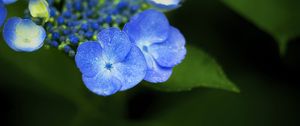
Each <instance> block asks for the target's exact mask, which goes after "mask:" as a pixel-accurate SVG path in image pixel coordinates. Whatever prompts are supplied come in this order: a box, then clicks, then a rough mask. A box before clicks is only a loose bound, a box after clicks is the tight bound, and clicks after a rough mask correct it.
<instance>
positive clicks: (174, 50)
mask: <svg viewBox="0 0 300 126" xmlns="http://www.w3.org/2000/svg"><path fill="white" fill-rule="evenodd" d="M149 52H150V53H151V55H152V56H153V57H154V59H155V60H156V62H157V63H158V64H159V65H160V66H163V67H174V66H175V65H177V64H179V63H180V62H181V60H183V59H184V57H185V54H186V49H185V39H184V37H183V36H182V34H181V33H180V31H179V30H178V29H176V28H174V27H171V28H170V31H169V37H168V39H167V40H166V41H165V42H163V43H157V44H153V45H151V46H150V47H149Z"/></svg>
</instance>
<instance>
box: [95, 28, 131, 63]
mask: <svg viewBox="0 0 300 126" xmlns="http://www.w3.org/2000/svg"><path fill="white" fill-rule="evenodd" d="M98 41H99V42H100V44H101V46H102V48H103V50H104V52H105V56H106V59H107V60H109V61H111V62H118V61H122V60H123V59H124V58H125V57H126V56H127V54H128V52H129V51H130V48H131V42H130V40H129V38H128V36H127V35H126V33H125V32H123V31H121V30H119V29H117V28H109V29H105V30H102V31H101V32H100V33H99V34H98Z"/></svg>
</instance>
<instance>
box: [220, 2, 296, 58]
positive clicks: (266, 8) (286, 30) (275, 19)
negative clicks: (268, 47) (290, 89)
mask: <svg viewBox="0 0 300 126" xmlns="http://www.w3.org/2000/svg"><path fill="white" fill-rule="evenodd" d="M224 3H225V4H226V5H228V6H229V7H230V8H232V9H233V10H235V11H236V12H238V13H240V14H241V15H242V16H244V17H246V18H247V19H249V20H250V21H252V22H253V23H254V24H256V25H257V26H258V27H260V28H261V29H262V30H264V31H266V32H268V33H269V34H271V35H272V36H273V37H274V38H275V39H276V40H277V42H278V44H279V49H280V53H281V54H284V53H285V51H286V48H287V44H288V41H289V40H291V39H294V38H296V37H298V36H300V23H299V22H300V15H299V12H300V7H299V5H300V1H299V0H224Z"/></svg>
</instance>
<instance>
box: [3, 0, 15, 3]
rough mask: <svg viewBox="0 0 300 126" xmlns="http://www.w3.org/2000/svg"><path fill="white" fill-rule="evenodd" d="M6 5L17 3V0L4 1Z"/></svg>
mask: <svg viewBox="0 0 300 126" xmlns="http://www.w3.org/2000/svg"><path fill="white" fill-rule="evenodd" d="M2 1H3V3H4V4H11V3H14V2H16V1H17V0H2Z"/></svg>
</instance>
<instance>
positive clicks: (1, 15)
mask: <svg viewBox="0 0 300 126" xmlns="http://www.w3.org/2000/svg"><path fill="white" fill-rule="evenodd" d="M6 15H7V11H6V8H5V6H4V5H3V3H1V1H0V27H1V26H2V24H3V22H4V20H5V18H6Z"/></svg>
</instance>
